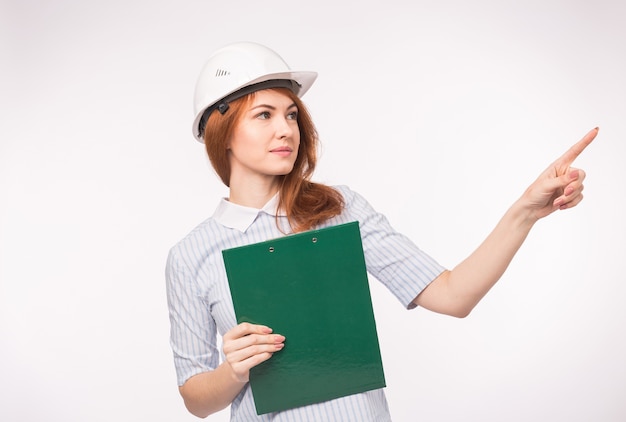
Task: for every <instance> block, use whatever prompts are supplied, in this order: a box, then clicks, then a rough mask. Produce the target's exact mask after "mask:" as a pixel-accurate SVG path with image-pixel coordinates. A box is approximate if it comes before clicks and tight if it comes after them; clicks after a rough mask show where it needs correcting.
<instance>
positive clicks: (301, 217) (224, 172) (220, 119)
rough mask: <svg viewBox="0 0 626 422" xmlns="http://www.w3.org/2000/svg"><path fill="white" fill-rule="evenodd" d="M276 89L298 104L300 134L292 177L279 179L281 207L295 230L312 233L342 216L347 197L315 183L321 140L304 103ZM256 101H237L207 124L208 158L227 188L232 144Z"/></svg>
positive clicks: (290, 174) (205, 133)
mask: <svg viewBox="0 0 626 422" xmlns="http://www.w3.org/2000/svg"><path fill="white" fill-rule="evenodd" d="M272 89H273V90H276V91H278V92H281V93H283V94H285V95H287V96H288V97H289V98H291V99H292V100H293V102H294V103H295V104H296V106H297V107H298V120H297V121H298V127H299V130H300V147H299V149H298V157H297V158H296V161H295V163H294V166H293V169H292V170H291V172H290V173H289V174H286V175H284V176H279V177H280V178H281V179H282V180H281V187H280V192H279V203H278V206H279V208H281V209H283V210H284V211H285V213H286V214H287V219H288V221H289V225H290V226H291V230H293V231H294V232H301V231H305V230H310V229H313V228H314V227H315V226H317V225H319V224H321V223H323V222H324V221H326V220H328V219H329V218H331V217H334V216H336V215H338V214H340V213H341V211H342V210H343V207H344V201H343V197H342V196H341V194H340V193H339V192H338V191H336V190H335V189H333V188H331V187H330V186H326V185H323V184H320V183H315V182H312V181H311V177H312V175H313V172H314V170H315V166H316V164H317V153H318V148H319V137H318V133H317V129H316V128H315V125H314V124H313V120H312V119H311V115H310V114H309V112H308V110H307V109H306V107H305V106H304V103H302V101H301V100H300V98H299V97H298V96H297V95H296V94H294V93H293V92H292V91H291V90H289V89H286V88H272ZM253 99H254V93H252V94H248V95H246V96H245V97H242V98H239V99H237V100H235V101H233V102H232V103H230V104H229V106H230V108H229V109H228V111H227V112H226V113H225V114H223V115H222V114H221V113H219V112H213V113H212V114H211V116H210V117H209V119H208V121H207V124H206V129H205V131H204V144H205V146H206V150H207V154H208V155H209V159H210V161H211V165H212V166H213V168H214V169H215V171H216V173H217V174H218V176H219V177H220V179H222V182H224V184H225V185H226V186H230V162H229V158H228V148H227V144H228V140H229V139H230V137H231V136H232V134H233V131H234V129H235V126H236V124H237V122H238V121H239V119H240V117H241V116H242V115H243V113H244V112H245V110H246V109H247V106H248V105H249V104H250V102H251V101H252V100H253ZM279 228H281V227H280V226H279Z"/></svg>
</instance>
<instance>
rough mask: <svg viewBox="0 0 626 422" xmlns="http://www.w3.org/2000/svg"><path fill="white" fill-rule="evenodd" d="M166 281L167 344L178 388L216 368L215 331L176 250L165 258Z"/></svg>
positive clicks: (205, 305) (212, 322)
mask: <svg viewBox="0 0 626 422" xmlns="http://www.w3.org/2000/svg"><path fill="white" fill-rule="evenodd" d="M165 279H166V291H167V303H168V308H169V318H170V345H171V347H172V351H173V353H174V364H175V367H176V378H177V381H178V385H179V386H182V385H183V384H184V383H185V381H187V380H188V379H189V378H190V377H192V376H193V375H197V374H199V373H201V372H207V371H210V370H213V369H215V368H216V367H217V366H218V364H219V351H218V349H217V329H216V324H215V321H214V319H213V317H212V316H211V313H210V307H209V306H208V304H207V303H206V301H205V300H204V299H203V297H202V295H201V293H200V289H199V288H198V284H197V282H196V281H195V278H194V277H193V274H192V273H191V271H190V270H189V268H188V267H187V266H185V263H184V261H183V259H182V257H181V254H180V253H179V251H178V250H177V249H175V248H172V250H170V253H169V255H168V258H167V263H166V269H165Z"/></svg>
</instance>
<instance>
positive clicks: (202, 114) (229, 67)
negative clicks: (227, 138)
mask: <svg viewBox="0 0 626 422" xmlns="http://www.w3.org/2000/svg"><path fill="white" fill-rule="evenodd" d="M316 78H317V72H300V71H292V70H291V69H290V68H289V66H288V65H287V63H285V61H284V60H283V59H282V58H281V57H280V56H279V55H278V54H277V53H276V52H275V51H273V50H271V49H269V48H267V47H265V46H263V45H261V44H257V43H252V42H239V43H234V44H230V45H227V46H225V47H222V48H221V49H219V50H217V51H216V52H215V53H213V55H211V57H210V58H209V59H208V61H207V62H206V64H205V65H204V67H203V68H202V70H201V72H200V76H199V77H198V82H197V83H196V91H195V95H194V113H195V119H194V121H193V128H192V130H193V135H194V137H195V138H196V139H197V140H198V141H200V142H204V139H203V132H204V125H205V124H206V121H207V119H208V117H209V115H210V114H211V113H212V112H213V111H214V110H219V111H220V112H221V113H222V114H223V113H225V112H226V110H228V102H230V101H233V100H235V99H237V98H240V97H242V96H244V95H246V94H249V93H251V92H255V91H258V90H261V89H267V88H275V87H287V88H290V89H291V90H292V91H293V92H294V93H295V94H296V95H298V96H299V97H301V96H302V95H304V93H305V92H306V91H307V90H308V89H309V88H310V87H311V85H313V82H314V81H315V79H316Z"/></svg>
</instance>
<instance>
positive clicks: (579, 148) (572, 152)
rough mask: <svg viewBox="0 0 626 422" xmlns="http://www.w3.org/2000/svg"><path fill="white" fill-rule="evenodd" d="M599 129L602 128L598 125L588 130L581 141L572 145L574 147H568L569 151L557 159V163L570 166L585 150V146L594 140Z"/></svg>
mask: <svg viewBox="0 0 626 422" xmlns="http://www.w3.org/2000/svg"><path fill="white" fill-rule="evenodd" d="M599 130H600V128H598V127H596V128H593V129H591V130H590V131H589V132H587V134H586V135H585V136H583V138H582V139H581V140H580V141H578V142H576V143H575V144H574V145H572V147H571V148H570V149H568V150H567V152H565V154H563V155H562V156H561V158H559V159H558V160H556V164H559V165H563V166H566V167H569V165H570V164H572V163H573V162H574V160H575V159H576V157H578V156H579V155H580V153H581V152H583V151H584V150H585V148H587V146H588V145H589V144H590V143H591V141H593V140H594V138H595V137H596V135H597V134H598V131H599Z"/></svg>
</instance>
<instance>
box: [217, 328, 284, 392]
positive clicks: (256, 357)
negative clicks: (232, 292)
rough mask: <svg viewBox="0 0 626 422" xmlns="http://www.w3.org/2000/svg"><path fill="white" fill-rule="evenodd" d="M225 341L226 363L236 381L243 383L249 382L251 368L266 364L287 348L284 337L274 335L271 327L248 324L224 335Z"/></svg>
mask: <svg viewBox="0 0 626 422" xmlns="http://www.w3.org/2000/svg"><path fill="white" fill-rule="evenodd" d="M223 341H224V343H223V350H224V355H225V356H226V362H227V363H228V365H229V366H230V368H231V369H232V372H233V375H234V377H235V379H236V381H238V382H241V383H246V382H248V380H249V376H250V369H251V368H253V367H255V366H256V365H258V364H260V363H261V362H265V361H266V360H268V359H269V358H271V357H272V354H273V353H274V352H278V351H280V350H282V349H283V347H284V346H285V343H284V342H285V337H284V336H282V335H280V334H272V329H271V328H269V327H266V326H263V325H255V324H249V323H247V322H244V323H241V324H239V325H237V326H236V327H234V328H233V329H231V330H230V331H228V332H227V333H226V334H224V338H223Z"/></svg>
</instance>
